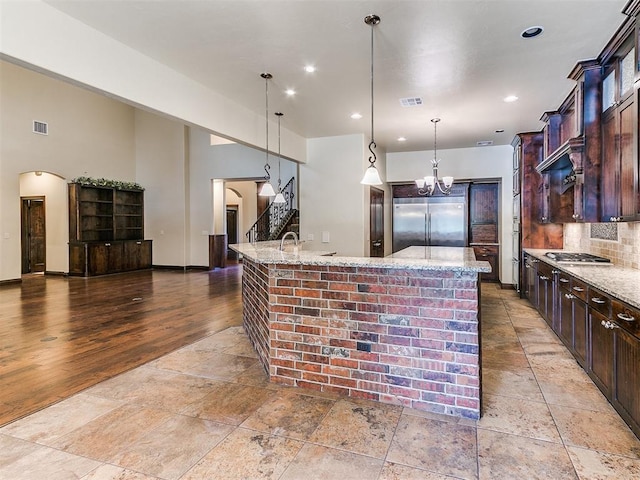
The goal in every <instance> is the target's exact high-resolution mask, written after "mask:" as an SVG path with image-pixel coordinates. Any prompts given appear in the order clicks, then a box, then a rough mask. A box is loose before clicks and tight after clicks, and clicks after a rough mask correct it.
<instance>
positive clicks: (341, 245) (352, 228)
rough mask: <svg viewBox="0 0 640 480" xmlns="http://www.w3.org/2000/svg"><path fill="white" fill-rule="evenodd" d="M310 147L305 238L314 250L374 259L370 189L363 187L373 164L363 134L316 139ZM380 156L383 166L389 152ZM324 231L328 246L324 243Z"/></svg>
mask: <svg viewBox="0 0 640 480" xmlns="http://www.w3.org/2000/svg"><path fill="white" fill-rule="evenodd" d="M307 144H308V150H307V163H306V164H304V165H300V192H301V195H300V212H301V216H300V234H301V238H302V239H303V240H305V241H306V242H307V243H308V244H309V248H310V249H311V248H312V249H315V250H330V251H336V252H337V253H338V254H339V255H347V256H365V255H368V242H367V237H368V233H369V188H368V187H365V186H364V185H361V184H360V180H361V179H362V175H363V174H364V171H365V169H366V167H367V166H368V162H367V160H366V158H368V155H365V150H366V145H365V140H364V137H363V135H344V136H339V137H324V138H312V139H309V140H308V142H307ZM366 153H367V154H368V150H367V151H366ZM378 158H379V159H380V160H379V161H380V164H379V165H380V166H381V167H383V165H384V153H383V152H380V153H379V154H378ZM381 170H382V171H381V173H382V175H381V176H383V177H384V168H381ZM386 196H388V195H386ZM386 220H387V219H385V224H386V223H388V222H386ZM323 232H328V234H329V240H330V241H329V242H328V243H323V242H322V235H323ZM310 235H312V236H313V240H310V237H309V236H310Z"/></svg>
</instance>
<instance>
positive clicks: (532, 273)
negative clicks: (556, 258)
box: [522, 253, 540, 308]
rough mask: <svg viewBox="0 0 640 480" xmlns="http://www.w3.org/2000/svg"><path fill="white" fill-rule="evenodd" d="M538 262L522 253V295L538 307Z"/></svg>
mask: <svg viewBox="0 0 640 480" xmlns="http://www.w3.org/2000/svg"><path fill="white" fill-rule="evenodd" d="M538 263H540V261H539V260H538V259H536V258H534V257H532V256H531V255H527V254H526V253H525V254H524V271H523V275H522V279H523V282H522V296H523V297H524V298H526V299H527V300H529V302H530V303H531V305H533V306H534V307H536V308H538Z"/></svg>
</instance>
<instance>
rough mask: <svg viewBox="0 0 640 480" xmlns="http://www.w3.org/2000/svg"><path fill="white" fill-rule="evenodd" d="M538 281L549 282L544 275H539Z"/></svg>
mask: <svg viewBox="0 0 640 480" xmlns="http://www.w3.org/2000/svg"><path fill="white" fill-rule="evenodd" d="M540 280H544V281H545V282H546V281H547V280H549V277H547V276H545V275H540Z"/></svg>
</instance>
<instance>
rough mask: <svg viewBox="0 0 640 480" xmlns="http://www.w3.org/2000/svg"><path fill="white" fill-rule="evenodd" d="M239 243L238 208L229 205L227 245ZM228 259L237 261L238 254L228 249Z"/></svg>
mask: <svg viewBox="0 0 640 480" xmlns="http://www.w3.org/2000/svg"><path fill="white" fill-rule="evenodd" d="M235 243H238V206H237V205H227V244H228V245H233V244H235ZM227 259H228V260H237V259H238V254H237V253H236V252H235V251H233V250H231V249H230V248H227Z"/></svg>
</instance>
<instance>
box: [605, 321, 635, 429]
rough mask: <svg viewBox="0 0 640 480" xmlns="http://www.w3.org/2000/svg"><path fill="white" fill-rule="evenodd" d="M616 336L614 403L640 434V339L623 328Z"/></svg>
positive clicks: (617, 331) (621, 414)
mask: <svg viewBox="0 0 640 480" xmlns="http://www.w3.org/2000/svg"><path fill="white" fill-rule="evenodd" d="M614 338H615V341H614V351H615V355H614V369H613V376H614V378H613V389H614V390H613V394H612V395H611V396H612V397H613V405H614V407H616V410H618V412H619V413H620V416H622V418H624V419H625V420H626V421H627V423H629V424H630V425H631V429H632V430H633V431H634V432H635V433H636V435H638V436H640V340H638V338H636V337H634V336H632V335H630V334H629V333H627V332H626V331H625V330H623V329H621V328H617V329H615V332H614Z"/></svg>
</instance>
